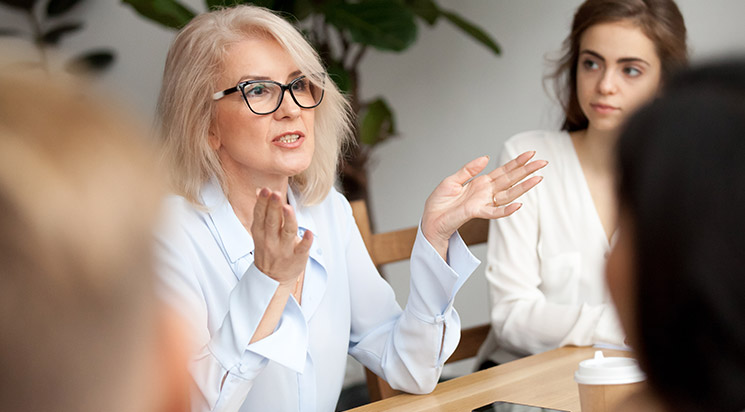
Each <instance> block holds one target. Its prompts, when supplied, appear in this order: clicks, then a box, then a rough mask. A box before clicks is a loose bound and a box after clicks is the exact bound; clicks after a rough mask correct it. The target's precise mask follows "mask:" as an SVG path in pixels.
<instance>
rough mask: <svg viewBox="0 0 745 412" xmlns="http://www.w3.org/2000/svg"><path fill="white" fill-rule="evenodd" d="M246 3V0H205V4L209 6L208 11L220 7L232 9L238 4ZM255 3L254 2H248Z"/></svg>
mask: <svg viewBox="0 0 745 412" xmlns="http://www.w3.org/2000/svg"><path fill="white" fill-rule="evenodd" d="M243 3H246V1H244V0H205V2H204V4H205V5H206V6H207V10H214V9H216V8H218V7H231V6H235V5H236V4H243ZM248 3H253V2H248Z"/></svg>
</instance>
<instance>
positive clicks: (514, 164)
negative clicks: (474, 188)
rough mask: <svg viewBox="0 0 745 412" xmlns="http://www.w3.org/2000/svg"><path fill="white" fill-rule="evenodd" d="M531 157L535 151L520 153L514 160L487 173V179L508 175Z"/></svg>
mask: <svg viewBox="0 0 745 412" xmlns="http://www.w3.org/2000/svg"><path fill="white" fill-rule="evenodd" d="M533 156H535V151H534V150H531V151H528V152H525V153H522V154H520V155H518V156H517V157H516V158H514V159H512V160H510V161H509V162H507V163H505V164H503V165H502V166H501V167H498V168H496V169H494V170H492V171H491V172H489V173H488V175H489V177H491V178H492V179H494V178H496V177H498V176H500V175H503V174H507V173H509V172H511V171H513V170H515V169H517V168H518V167H520V166H522V165H524V164H526V163H528V160H530V159H532V158H533Z"/></svg>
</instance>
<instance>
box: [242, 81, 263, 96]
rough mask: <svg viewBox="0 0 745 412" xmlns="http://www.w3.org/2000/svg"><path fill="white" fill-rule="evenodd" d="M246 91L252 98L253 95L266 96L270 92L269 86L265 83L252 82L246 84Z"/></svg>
mask: <svg viewBox="0 0 745 412" xmlns="http://www.w3.org/2000/svg"><path fill="white" fill-rule="evenodd" d="M244 92H245V93H246V97H248V98H252V97H256V98H258V97H265V96H266V95H267V94H269V87H267V85H266V84H264V83H252V84H248V85H246V87H245V89H244Z"/></svg>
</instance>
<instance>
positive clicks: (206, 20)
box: [158, 5, 352, 205]
mask: <svg viewBox="0 0 745 412" xmlns="http://www.w3.org/2000/svg"><path fill="white" fill-rule="evenodd" d="M267 35H268V36H271V38H273V39H275V40H276V41H277V42H278V43H279V44H280V46H281V47H282V48H283V49H285V50H286V51H287V53H288V54H289V55H290V57H291V58H292V60H293V61H294V62H295V64H297V66H298V68H299V69H300V71H301V72H302V73H303V74H305V75H307V76H308V77H310V78H311V79H312V81H314V82H315V83H317V84H318V85H320V86H322V87H323V89H324V93H325V94H324V98H323V102H321V104H320V106H318V107H317V108H315V109H313V110H315V138H316V145H315V152H314V154H313V159H312V160H311V164H310V166H309V167H308V169H306V170H305V171H303V172H302V173H300V174H299V175H296V176H292V177H291V178H290V185H291V187H292V188H293V189H294V190H295V191H297V192H299V194H300V202H301V203H302V204H305V205H311V204H315V203H319V202H320V201H322V200H323V199H324V198H325V197H326V195H327V194H328V192H329V190H330V189H331V187H332V186H333V184H334V181H335V179H336V175H337V174H336V170H337V166H338V162H339V160H340V154H341V151H342V149H343V147H344V146H345V144H346V143H347V142H349V139H350V137H351V130H352V127H351V116H350V108H349V102H348V101H347V99H346V98H345V97H344V96H343V95H342V94H341V92H340V91H339V89H337V87H336V85H335V84H334V82H333V81H331V80H330V79H329V78H328V75H327V74H326V71H325V69H324V67H323V65H322V63H321V60H320V58H319V57H318V54H317V53H316V51H315V50H313V47H311V45H310V44H309V43H308V42H307V41H306V40H305V39H304V38H303V36H302V35H301V34H300V32H298V31H297V29H295V28H294V27H293V26H292V25H291V24H290V23H288V22H287V21H285V20H284V19H282V18H281V17H279V16H277V15H276V14H274V13H272V12H271V11H269V10H267V9H264V8H261V7H256V6H248V5H239V6H235V7H232V8H225V9H220V10H216V11H212V12H210V13H205V14H202V15H200V16H197V17H195V18H194V19H193V20H192V21H191V22H189V24H187V25H186V26H185V27H184V28H183V29H181V31H180V32H179V33H178V35H177V36H176V38H175V40H174V41H173V44H172V45H171V48H170V50H169V52H168V57H167V59H166V65H165V70H164V73H163V86H162V88H161V91H160V97H159V99H158V116H159V119H160V126H161V128H162V136H163V146H164V152H163V153H164V158H165V160H166V161H167V162H169V166H170V168H171V170H172V171H173V174H172V176H171V183H172V186H173V190H175V191H176V192H177V193H178V194H180V195H182V196H184V197H185V198H186V199H188V200H189V201H191V202H192V203H195V204H201V202H200V200H199V191H200V189H201V187H202V185H203V184H204V182H205V181H206V180H207V179H210V178H211V177H213V176H214V177H216V178H217V179H218V180H219V181H220V184H221V185H222V187H223V190H224V191H226V185H225V176H224V172H223V169H222V166H221V164H220V160H219V158H218V156H217V153H216V152H215V151H214V150H212V149H211V148H210V146H209V144H208V141H207V140H208V135H209V129H210V125H211V123H212V121H213V119H214V116H215V102H214V101H213V100H212V95H213V94H214V93H215V92H217V91H218V90H217V89H218V86H217V82H218V78H219V74H220V73H221V70H222V61H223V59H224V57H225V54H226V53H227V49H228V47H229V46H230V45H232V44H235V43H237V42H240V41H241V40H243V39H246V38H251V37H260V36H267ZM319 73H320V74H321V75H320V76H319ZM246 110H248V108H246Z"/></svg>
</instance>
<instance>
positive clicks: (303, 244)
mask: <svg viewBox="0 0 745 412" xmlns="http://www.w3.org/2000/svg"><path fill="white" fill-rule="evenodd" d="M312 245H313V232H311V231H310V230H306V231H305V233H303V238H302V239H300V242H298V244H297V245H296V246H295V254H296V255H307V254H308V252H309V251H310V247H311V246H312Z"/></svg>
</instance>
